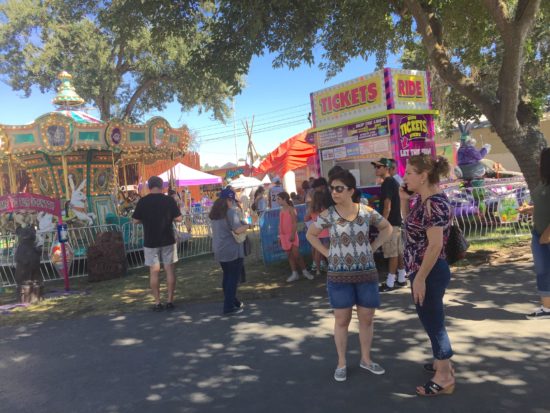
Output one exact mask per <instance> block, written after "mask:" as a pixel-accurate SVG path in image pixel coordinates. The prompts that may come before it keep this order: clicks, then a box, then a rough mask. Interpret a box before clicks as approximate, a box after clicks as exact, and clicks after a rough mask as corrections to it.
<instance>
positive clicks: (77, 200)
mask: <svg viewBox="0 0 550 413" xmlns="http://www.w3.org/2000/svg"><path fill="white" fill-rule="evenodd" d="M69 185H70V186H71V190H72V192H71V201H70V202H69V209H70V210H71V211H72V212H73V214H74V216H75V218H76V220H78V221H81V222H84V223H85V224H87V225H93V224H94V219H95V217H96V216H95V214H94V213H93V212H88V202H87V200H86V195H85V194H84V192H83V189H84V185H86V179H84V180H83V181H82V182H81V183H80V185H78V187H77V188H75V185H74V181H73V177H72V176H69Z"/></svg>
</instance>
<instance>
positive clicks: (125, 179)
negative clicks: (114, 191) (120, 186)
mask: <svg viewBox="0 0 550 413" xmlns="http://www.w3.org/2000/svg"><path fill="white" fill-rule="evenodd" d="M122 178H123V179H124V188H126V192H128V178H127V177H126V165H122Z"/></svg>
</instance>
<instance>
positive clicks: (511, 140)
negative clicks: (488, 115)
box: [493, 124, 548, 191]
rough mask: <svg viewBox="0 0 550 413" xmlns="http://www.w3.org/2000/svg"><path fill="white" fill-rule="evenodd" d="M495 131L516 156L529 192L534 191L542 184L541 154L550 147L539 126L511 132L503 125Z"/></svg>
mask: <svg viewBox="0 0 550 413" xmlns="http://www.w3.org/2000/svg"><path fill="white" fill-rule="evenodd" d="M493 126H494V125H493ZM495 130H496V132H497V134H498V136H500V138H501V140H502V142H503V143H504V145H506V147H507V148H508V149H509V150H510V152H511V153H512V155H514V158H515V159H516V161H517V162H518V165H519V169H520V170H521V172H522V173H523V176H524V177H525V180H526V181H527V185H528V186H529V190H531V191H533V189H535V187H536V186H537V185H538V183H539V182H540V176H539V161H540V152H541V151H542V149H543V148H546V147H547V146H548V145H547V142H546V139H545V138H544V135H543V134H542V132H541V131H540V128H539V126H538V125H528V126H524V127H520V128H516V129H515V130H510V129H507V128H505V127H504V126H503V125H502V124H501V125H499V126H495Z"/></svg>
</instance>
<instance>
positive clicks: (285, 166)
mask: <svg viewBox="0 0 550 413" xmlns="http://www.w3.org/2000/svg"><path fill="white" fill-rule="evenodd" d="M308 132H309V129H307V130H305V131H303V132H300V133H298V134H297V135H294V136H293V137H292V138H290V139H288V140H287V141H285V142H283V143H282V144H281V145H279V146H278V147H277V148H276V149H275V150H274V151H273V152H271V153H270V154H269V155H268V156H267V157H266V158H265V159H264V160H263V161H262V162H261V163H260V165H258V167H257V168H255V169H254V173H255V175H260V174H266V173H270V174H273V175H279V176H280V177H283V175H284V174H285V173H287V172H288V171H293V170H295V169H298V168H302V167H304V166H307V160H308V158H309V157H311V156H314V155H315V154H316V152H317V147H316V146H315V145H313V144H311V143H309V142H307V141H306V137H307V135H308Z"/></svg>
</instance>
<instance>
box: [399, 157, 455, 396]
mask: <svg viewBox="0 0 550 413" xmlns="http://www.w3.org/2000/svg"><path fill="white" fill-rule="evenodd" d="M449 169H450V168H449V162H448V161H447V160H446V159H445V158H443V157H442V156H439V157H437V159H434V158H432V157H431V156H428V155H419V156H412V157H411V158H410V159H409V162H408V164H407V169H406V171H405V176H404V179H403V181H404V182H405V185H406V186H407V190H408V191H412V192H413V195H412V196H411V195H409V194H408V193H407V192H406V190H405V189H404V188H401V189H400V190H399V196H400V198H401V212H402V215H403V219H404V220H405V251H404V260H405V268H406V270H407V273H408V274H409V279H410V281H411V288H412V295H413V300H414V303H415V305H416V312H417V314H418V317H419V318H420V321H421V322H422V325H423V327H424V330H425V331H426V333H427V334H428V337H429V338H430V341H431V343H432V352H433V357H434V361H433V363H428V364H425V365H424V369H425V370H427V371H429V372H431V373H433V374H434V376H433V377H432V379H431V380H429V381H428V382H427V383H426V384H425V385H423V386H418V387H417V388H416V393H417V394H418V395H419V396H438V395H441V394H451V393H452V392H453V391H454V387H455V379H454V372H453V369H452V366H451V357H452V356H453V350H452V348H451V342H450V340H449V336H448V334H447V330H446V329H445V312H444V307H443V296H444V295H445V290H446V288H447V286H448V285H449V281H450V279H451V272H450V270H449V265H448V264H447V261H446V260H445V248H444V246H445V244H446V242H447V238H448V237H449V232H450V227H451V204H450V203H449V199H448V198H447V196H446V195H445V194H444V193H442V192H441V190H440V189H439V180H440V177H441V176H445V175H448V174H449ZM411 204H412V207H410V205H411ZM409 207H410V209H409Z"/></svg>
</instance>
